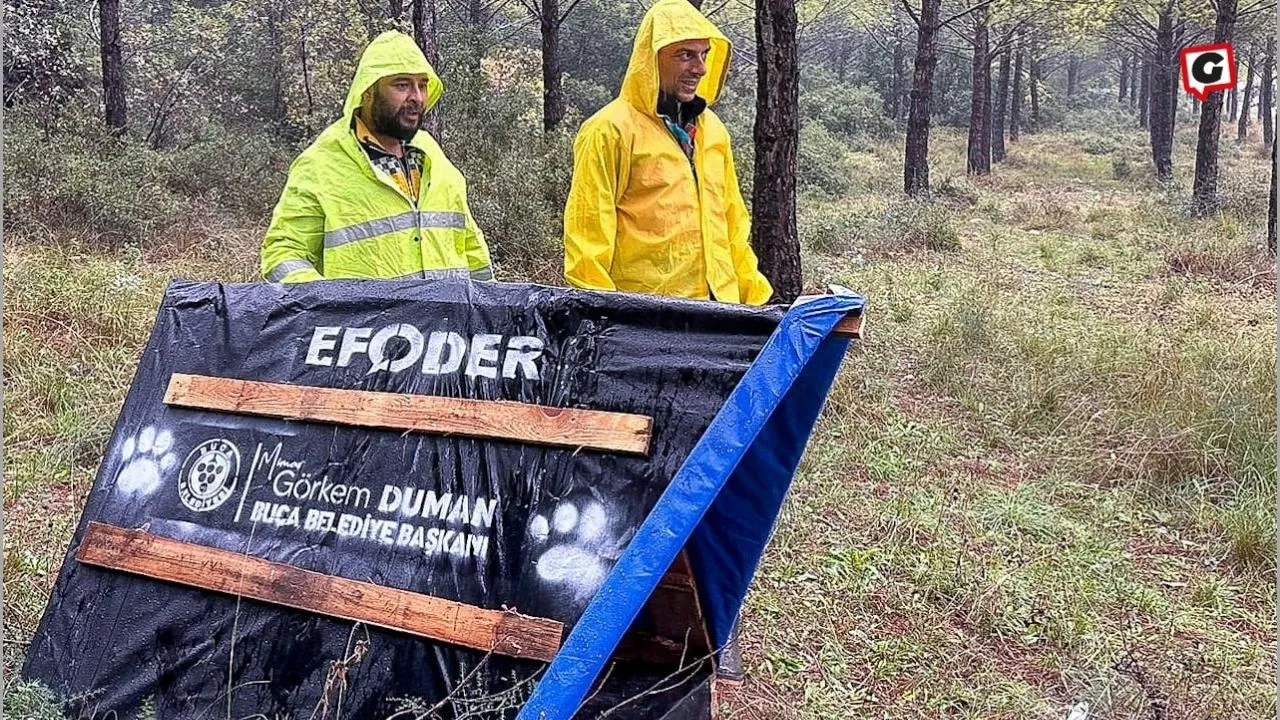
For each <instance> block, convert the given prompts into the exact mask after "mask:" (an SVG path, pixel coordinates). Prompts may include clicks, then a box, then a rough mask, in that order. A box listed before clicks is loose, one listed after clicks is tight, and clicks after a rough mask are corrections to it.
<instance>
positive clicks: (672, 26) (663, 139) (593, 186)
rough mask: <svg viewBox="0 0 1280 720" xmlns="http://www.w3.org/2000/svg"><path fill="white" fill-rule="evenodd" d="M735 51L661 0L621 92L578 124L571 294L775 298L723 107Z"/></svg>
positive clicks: (683, 0)
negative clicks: (757, 249) (754, 245)
mask: <svg viewBox="0 0 1280 720" xmlns="http://www.w3.org/2000/svg"><path fill="white" fill-rule="evenodd" d="M731 50H732V46H731V45H730V43H729V40H728V38H726V37H725V36H724V35H723V34H722V33H721V32H720V31H719V30H718V29H716V27H715V25H713V24H711V22H710V21H709V20H707V19H706V18H705V17H703V16H702V14H701V13H699V12H698V11H697V9H695V8H694V7H693V6H692V5H690V4H689V2H688V0H658V2H657V3H655V4H654V5H653V7H652V8H650V9H649V12H648V13H646V14H645V17H644V20H643V21H642V22H641V23H640V30H639V32H638V33H637V34H636V39H635V45H634V46H633V48H632V51H631V61H630V64H629V65H628V66H627V74H626V76H625V77H624V78H623V80H622V92H621V93H620V95H619V97H617V98H616V99H614V100H613V101H612V102H610V103H609V104H608V105H606V106H605V107H604V108H602V109H601V110H600V111H599V112H597V113H596V114H595V115H593V116H591V117H590V118H589V119H588V120H587V121H586V122H584V123H583V124H582V128H581V129H580V130H579V131H578V137H577V139H576V141H575V142H574V151H573V153H574V169H573V184H572V186H571V188H570V190H569V199H568V202H567V203H566V207H565V217H564V244H565V258H564V276H565V280H566V281H568V283H569V284H570V285H573V286H576V287H582V288H589V289H597V290H623V291H629V292H640V293H651V294H657V295H669V296H678V297H688V298H696V299H702V300H707V299H713V300H719V301H722V302H730V303H747V304H751V305H762V304H764V303H766V302H768V301H769V299H770V298H771V297H772V295H773V288H772V287H770V285H769V281H768V280H766V279H765V277H764V275H762V274H761V273H760V271H759V269H758V268H757V261H756V256H755V253H754V252H752V250H751V244H750V237H751V217H750V215H749V214H748V213H747V208H746V204H745V203H744V202H743V200H742V192H741V190H740V189H739V188H738V176H737V174H736V173H735V171H734V167H733V153H732V152H730V149H729V133H728V131H727V130H726V129H725V126H724V123H722V122H721V121H720V119H719V118H718V117H716V115H715V113H713V112H711V110H710V109H709V108H708V106H709V105H711V104H712V103H714V102H715V101H716V98H717V97H719V95H720V91H721V89H722V88H723V87H724V82H725V78H726V76H727V74H728V70H729V54H730V52H731Z"/></svg>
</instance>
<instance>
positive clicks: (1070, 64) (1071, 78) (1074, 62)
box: [1067, 55, 1080, 102]
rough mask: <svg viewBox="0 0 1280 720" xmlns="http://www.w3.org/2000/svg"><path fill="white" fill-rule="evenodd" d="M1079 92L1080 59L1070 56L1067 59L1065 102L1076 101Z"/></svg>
mask: <svg viewBox="0 0 1280 720" xmlns="http://www.w3.org/2000/svg"><path fill="white" fill-rule="evenodd" d="M1079 91H1080V58H1078V57H1076V56H1075V55H1072V56H1071V57H1069V58H1067V101H1068V102H1070V101H1072V100H1075V99H1076V93H1078V92H1079Z"/></svg>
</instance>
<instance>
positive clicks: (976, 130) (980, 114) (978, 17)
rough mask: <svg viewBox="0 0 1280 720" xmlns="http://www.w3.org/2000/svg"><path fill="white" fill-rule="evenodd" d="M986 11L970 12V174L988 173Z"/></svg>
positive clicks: (989, 126) (987, 39)
mask: <svg viewBox="0 0 1280 720" xmlns="http://www.w3.org/2000/svg"><path fill="white" fill-rule="evenodd" d="M988 18H989V15H988V8H987V6H982V7H980V8H979V9H977V10H975V11H974V12H973V37H974V42H973V83H972V85H973V90H972V92H971V93H970V99H969V148H968V150H969V161H968V166H967V170H968V173H969V174H970V175H986V174H988V173H990V172H991V58H990V51H991V43H990V25H989V21H988Z"/></svg>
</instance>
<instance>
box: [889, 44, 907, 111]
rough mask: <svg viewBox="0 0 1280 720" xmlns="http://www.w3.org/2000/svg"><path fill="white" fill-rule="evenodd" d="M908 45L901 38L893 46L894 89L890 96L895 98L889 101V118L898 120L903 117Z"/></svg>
mask: <svg viewBox="0 0 1280 720" xmlns="http://www.w3.org/2000/svg"><path fill="white" fill-rule="evenodd" d="M906 55H907V53H906V43H904V42H903V41H902V39H901V38H898V40H897V41H896V42H895V43H894V44H893V89H892V91H891V92H890V94H891V95H892V96H893V97H891V98H890V99H889V109H890V112H889V117H891V118H893V119H894V120H897V119H898V118H899V117H900V116H901V115H902V94H903V92H902V86H903V85H904V84H905V83H904V81H905V80H906V76H907V73H906V71H905V70H904V69H903V64H904V63H905V62H906V59H907V58H906Z"/></svg>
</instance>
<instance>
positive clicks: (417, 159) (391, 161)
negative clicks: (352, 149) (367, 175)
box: [352, 113, 427, 199]
mask: <svg viewBox="0 0 1280 720" xmlns="http://www.w3.org/2000/svg"><path fill="white" fill-rule="evenodd" d="M352 130H353V131H354V132H355V135H356V140H358V141H359V142H360V146H361V147H362V148H364V152H365V155H367V156H368V158H369V163H370V164H372V165H373V167H374V169H375V170H380V171H382V172H383V173H385V174H386V175H388V176H389V177H390V178H391V180H392V181H393V182H395V184H396V185H397V186H399V187H400V189H401V190H403V191H404V193H405V194H406V195H408V196H409V197H411V198H415V199H416V198H417V197H418V189H419V187H420V186H421V182H422V175H423V168H424V167H425V165H426V155H427V154H426V153H425V152H424V151H423V150H422V149H421V148H417V147H414V146H413V145H410V144H409V143H408V142H401V144H400V147H401V149H402V150H403V155H396V154H395V153H392V152H390V151H388V150H387V149H386V148H385V147H383V146H382V143H380V142H378V138H377V136H375V135H374V134H373V132H372V131H370V130H369V128H368V126H366V125H365V124H364V121H363V120H361V119H360V115H359V113H357V114H356V115H355V117H354V119H353V121H352Z"/></svg>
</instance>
